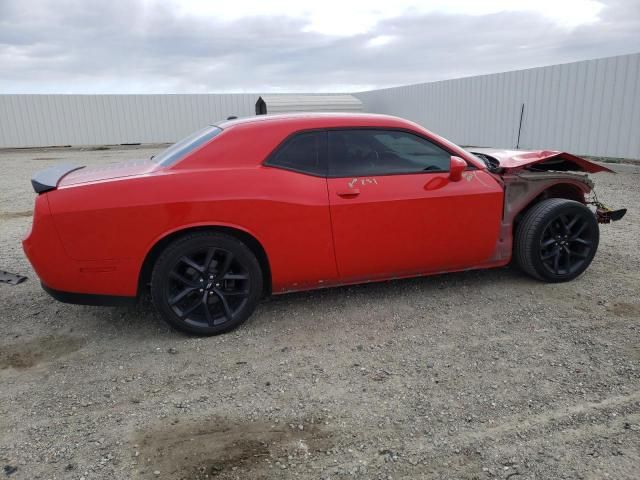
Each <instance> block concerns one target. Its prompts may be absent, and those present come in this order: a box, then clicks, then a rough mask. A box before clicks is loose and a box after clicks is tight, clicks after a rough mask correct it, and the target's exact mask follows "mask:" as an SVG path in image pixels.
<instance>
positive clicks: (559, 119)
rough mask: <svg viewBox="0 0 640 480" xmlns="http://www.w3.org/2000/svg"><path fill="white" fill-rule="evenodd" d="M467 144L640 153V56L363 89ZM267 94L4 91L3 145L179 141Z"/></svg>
mask: <svg viewBox="0 0 640 480" xmlns="http://www.w3.org/2000/svg"><path fill="white" fill-rule="evenodd" d="M354 95H355V96H356V97H357V98H359V99H360V100H361V101H362V102H363V106H364V110H365V111H368V112H376V113H386V114H391V115H397V116H401V117H406V118H409V119H411V120H414V121H415V122H417V123H419V124H421V125H423V126H425V127H426V128H428V129H430V130H433V131H434V132H436V133H439V134H440V135H443V136H444V137H447V138H449V139H450V140H452V141H454V142H456V143H459V144H461V145H476V146H492V147H509V148H513V147H515V146H516V142H517V137H518V123H519V120H520V109H521V106H522V104H523V103H524V104H525V110H524V116H523V122H522V131H521V135H520V148H536V149H538V148H549V149H555V150H567V151H570V152H573V153H577V154H585V155H596V156H607V157H622V158H636V159H640V53H636V54H631V55H622V56H618V57H609V58H603V59H597V60H587V61H583V62H576V63H569V64H564V65H552V66H548V67H540V68H532V69H528V70H520V71H514V72H506V73H496V74H491V75H482V76H477V77H468V78H460V79H455V80H445V81H440V82H431V83H422V84H418V85H409V86H404V87H396V88H387V89H382V90H374V91H370V92H360V93H356V94H354ZM259 96H260V94H257V93H256V94H199V95H188V94H176V95H0V148H6V147H40V146H51V145H108V144H120V143H161V142H173V141H175V140H177V139H179V138H181V137H183V136H185V135H187V134H189V133H190V132H192V131H194V130H197V129H198V128H201V127H202V126H204V125H207V124H209V123H212V122H215V121H218V120H222V119H224V118H226V117H227V116H229V115H237V116H250V115H254V113H255V102H256V100H257V99H258V97H259Z"/></svg>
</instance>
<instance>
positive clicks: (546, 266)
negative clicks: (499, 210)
mask: <svg viewBox="0 0 640 480" xmlns="http://www.w3.org/2000/svg"><path fill="white" fill-rule="evenodd" d="M599 239H600V230H599V227H598V221H597V219H596V216H595V214H594V213H593V212H592V211H591V210H589V208H588V207H587V206H586V205H584V204H582V203H580V202H576V201H573V200H567V199H563V198H551V199H548V200H543V201H541V202H540V203H538V204H536V205H534V206H533V207H531V209H530V210H529V211H528V212H527V213H526V214H525V215H524V217H523V218H522V220H521V221H520V223H519V225H518V227H517V229H516V235H515V242H514V249H515V258H516V261H517V262H518V264H519V266H520V267H521V268H522V269H523V270H524V271H525V272H526V273H528V274H530V275H532V276H533V277H536V278H538V279H540V280H544V281H547V282H565V281H568V280H572V279H574V278H576V277H577V276H578V275H580V274H581V273H582V272H584V271H585V270H586V269H587V267H588V266H589V265H590V264H591V261H592V260H593V257H594V256H595V254H596V251H597V249H598V242H599Z"/></svg>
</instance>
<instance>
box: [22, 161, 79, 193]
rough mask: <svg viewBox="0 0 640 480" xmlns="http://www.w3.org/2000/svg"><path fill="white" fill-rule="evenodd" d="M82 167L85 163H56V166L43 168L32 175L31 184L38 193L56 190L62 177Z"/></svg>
mask: <svg viewBox="0 0 640 480" xmlns="http://www.w3.org/2000/svg"><path fill="white" fill-rule="evenodd" d="M81 168H84V165H71V164H69V163H65V164H63V165H56V166H54V167H51V168H47V169H46V170H41V171H39V172H37V173H36V174H35V175H34V176H33V177H31V185H33V189H34V190H35V192H36V193H44V192H48V191H49V190H55V189H56V188H57V187H58V182H59V181H60V179H61V178H62V177H64V176H65V175H66V174H68V173H71V172H73V171H75V170H80V169H81Z"/></svg>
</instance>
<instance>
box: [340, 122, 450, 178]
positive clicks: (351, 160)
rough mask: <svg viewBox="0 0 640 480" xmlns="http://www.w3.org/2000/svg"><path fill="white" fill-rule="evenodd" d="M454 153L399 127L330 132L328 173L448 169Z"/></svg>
mask: <svg viewBox="0 0 640 480" xmlns="http://www.w3.org/2000/svg"><path fill="white" fill-rule="evenodd" d="M450 158H451V154H450V153H449V152H447V151H446V150H444V149H442V148H441V147H439V146H437V145H435V144H433V143H431V142H430V141H428V140H426V139H424V138H422V137H419V136H417V135H414V134H412V133H408V132H403V131H400V130H377V129H361V130H355V129H354V130H332V131H329V175H330V176H332V177H361V176H370V175H393V174H401V173H421V172H447V171H448V170H449V162H450Z"/></svg>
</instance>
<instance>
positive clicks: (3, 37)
mask: <svg viewBox="0 0 640 480" xmlns="http://www.w3.org/2000/svg"><path fill="white" fill-rule="evenodd" d="M576 1H577V0H576ZM592 3H593V2H592ZM601 3H603V2H601ZM604 3H605V4H604V6H603V7H602V8H599V9H598V12H597V19H596V20H589V21H586V22H584V23H582V24H580V25H578V26H567V25H566V24H565V22H563V21H559V20H558V19H555V20H554V19H553V18H550V17H549V16H547V15H543V14H541V13H539V12H538V13H535V12H531V11H528V10H519V11H514V10H503V11H489V13H483V12H473V14H465V13H460V12H459V11H457V10H454V11H447V10H443V11H430V12H426V13H420V12H419V11H415V10H411V9H409V10H407V9H402V10H400V11H399V12H400V13H398V14H397V15H395V16H394V15H391V13H389V14H388V15H389V16H386V17H376V20H375V22H374V24H372V25H370V26H369V27H367V28H366V29H365V30H364V31H362V32H359V33H358V32H351V33H350V34H348V35H347V34H342V35H335V34H327V33H323V32H321V31H318V29H314V28H310V25H312V23H311V22H313V21H315V20H314V18H315V17H313V16H310V15H303V14H299V15H298V14H291V13H286V12H284V13H282V14H280V15H267V14H265V13H264V12H259V13H260V14H259V15H254V16H251V15H244V16H237V17H229V16H228V15H226V16H225V15H220V16H219V17H217V16H215V15H211V14H207V15H204V14H203V15H197V14H194V12H193V11H189V10H186V11H178V10H176V7H175V5H173V4H172V3H170V2H160V3H158V2H151V1H149V0H126V1H125V0H110V1H109V2H87V1H81V0H59V1H46V0H37V1H25V0H22V1H19V0H4V1H2V2H0V65H1V66H2V67H1V70H0V93H184V92H193V93H198V92H256V91H259V92H265V91H357V90H364V89H369V88H377V87H385V86H390V85H402V84H409V83H417V82H424V81H432V80H440V79H446V78H454V77H460V76H469V75H476V74H482V73H491V72H497V71H506V70H513V69H519V68H527V67H531V66H538V65H546V64H553V63H562V62H568V61H574V60H581V59H586V58H597V57H603V56H608V55H616V54H622V53H631V52H633V51H634V50H635V51H637V50H638V46H639V45H640V33H639V32H640V3H639V2H637V1H635V0H629V1H622V0H610V1H607V2H604ZM494 10H495V9H494ZM294 13H295V12H294ZM336 14H338V11H337V12H336ZM316 20H317V19H316Z"/></svg>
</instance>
